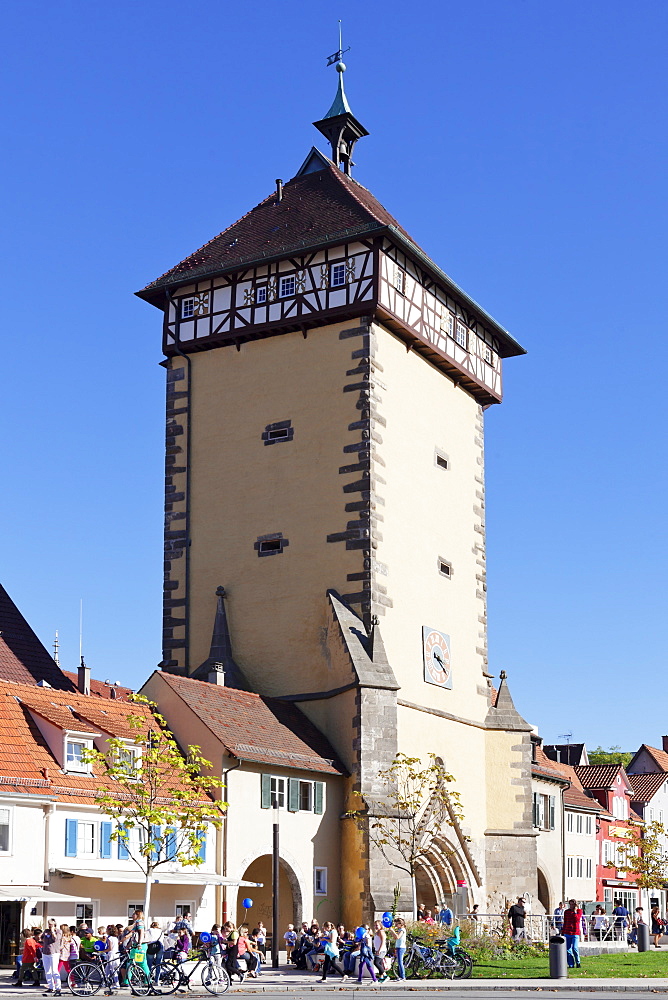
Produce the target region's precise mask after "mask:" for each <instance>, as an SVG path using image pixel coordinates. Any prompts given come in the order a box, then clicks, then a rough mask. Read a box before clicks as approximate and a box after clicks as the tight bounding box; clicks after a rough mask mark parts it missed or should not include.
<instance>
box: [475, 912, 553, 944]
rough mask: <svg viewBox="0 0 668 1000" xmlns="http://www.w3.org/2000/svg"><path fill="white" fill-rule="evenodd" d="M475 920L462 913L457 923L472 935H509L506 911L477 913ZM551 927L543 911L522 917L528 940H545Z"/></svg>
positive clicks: (549, 920) (524, 935) (502, 936)
mask: <svg viewBox="0 0 668 1000" xmlns="http://www.w3.org/2000/svg"><path fill="white" fill-rule="evenodd" d="M476 916H477V920H476V919H474V918H473V917H469V916H466V915H462V916H460V917H459V923H460V924H461V925H462V927H466V928H468V929H469V931H470V933H471V934H472V935H473V936H474V937H485V936H487V937H492V938H499V939H500V938H505V937H510V936H511V929H510V925H509V922H508V915H507V913H478V914H476ZM551 933H553V931H552V929H551V919H550V917H549V916H547V914H545V913H527V915H526V916H525V918H524V934H523V935H522V936H523V937H524V938H526V939H527V940H529V941H545V942H546V941H547V940H548V938H549V936H550V934H551Z"/></svg>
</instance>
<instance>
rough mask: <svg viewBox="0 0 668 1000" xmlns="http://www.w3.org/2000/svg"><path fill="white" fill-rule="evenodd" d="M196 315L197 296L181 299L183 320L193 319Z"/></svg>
mask: <svg viewBox="0 0 668 1000" xmlns="http://www.w3.org/2000/svg"><path fill="white" fill-rule="evenodd" d="M194 315H195V296H194V295H190V296H188V298H187V299H181V319H192V318H193V316H194Z"/></svg>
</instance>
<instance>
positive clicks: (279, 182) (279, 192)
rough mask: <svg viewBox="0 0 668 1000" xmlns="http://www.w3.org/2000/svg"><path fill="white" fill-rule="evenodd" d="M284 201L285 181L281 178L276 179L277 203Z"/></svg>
mask: <svg viewBox="0 0 668 1000" xmlns="http://www.w3.org/2000/svg"><path fill="white" fill-rule="evenodd" d="M279 201H283V181H282V180H281V178H280V177H277V178H276V202H277V203H278V202H279Z"/></svg>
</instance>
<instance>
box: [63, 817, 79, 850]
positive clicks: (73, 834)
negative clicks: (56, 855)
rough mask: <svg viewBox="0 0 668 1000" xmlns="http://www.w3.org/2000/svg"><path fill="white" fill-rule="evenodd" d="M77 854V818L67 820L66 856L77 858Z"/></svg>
mask: <svg viewBox="0 0 668 1000" xmlns="http://www.w3.org/2000/svg"><path fill="white" fill-rule="evenodd" d="M76 856H77V821H76V820H75V819H66V820H65V857H66V858H76Z"/></svg>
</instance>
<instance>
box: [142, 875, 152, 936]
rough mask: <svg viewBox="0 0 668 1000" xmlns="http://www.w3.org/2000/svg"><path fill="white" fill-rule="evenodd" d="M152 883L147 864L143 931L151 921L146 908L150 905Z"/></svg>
mask: <svg viewBox="0 0 668 1000" xmlns="http://www.w3.org/2000/svg"><path fill="white" fill-rule="evenodd" d="M152 884H153V869H152V868H151V866H150V865H149V866H148V869H147V872H146V885H145V887H144V933H145V932H146V928H148V926H149V924H150V922H151V920H150V917H149V912H148V908H149V906H150V905H151V886H152Z"/></svg>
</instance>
